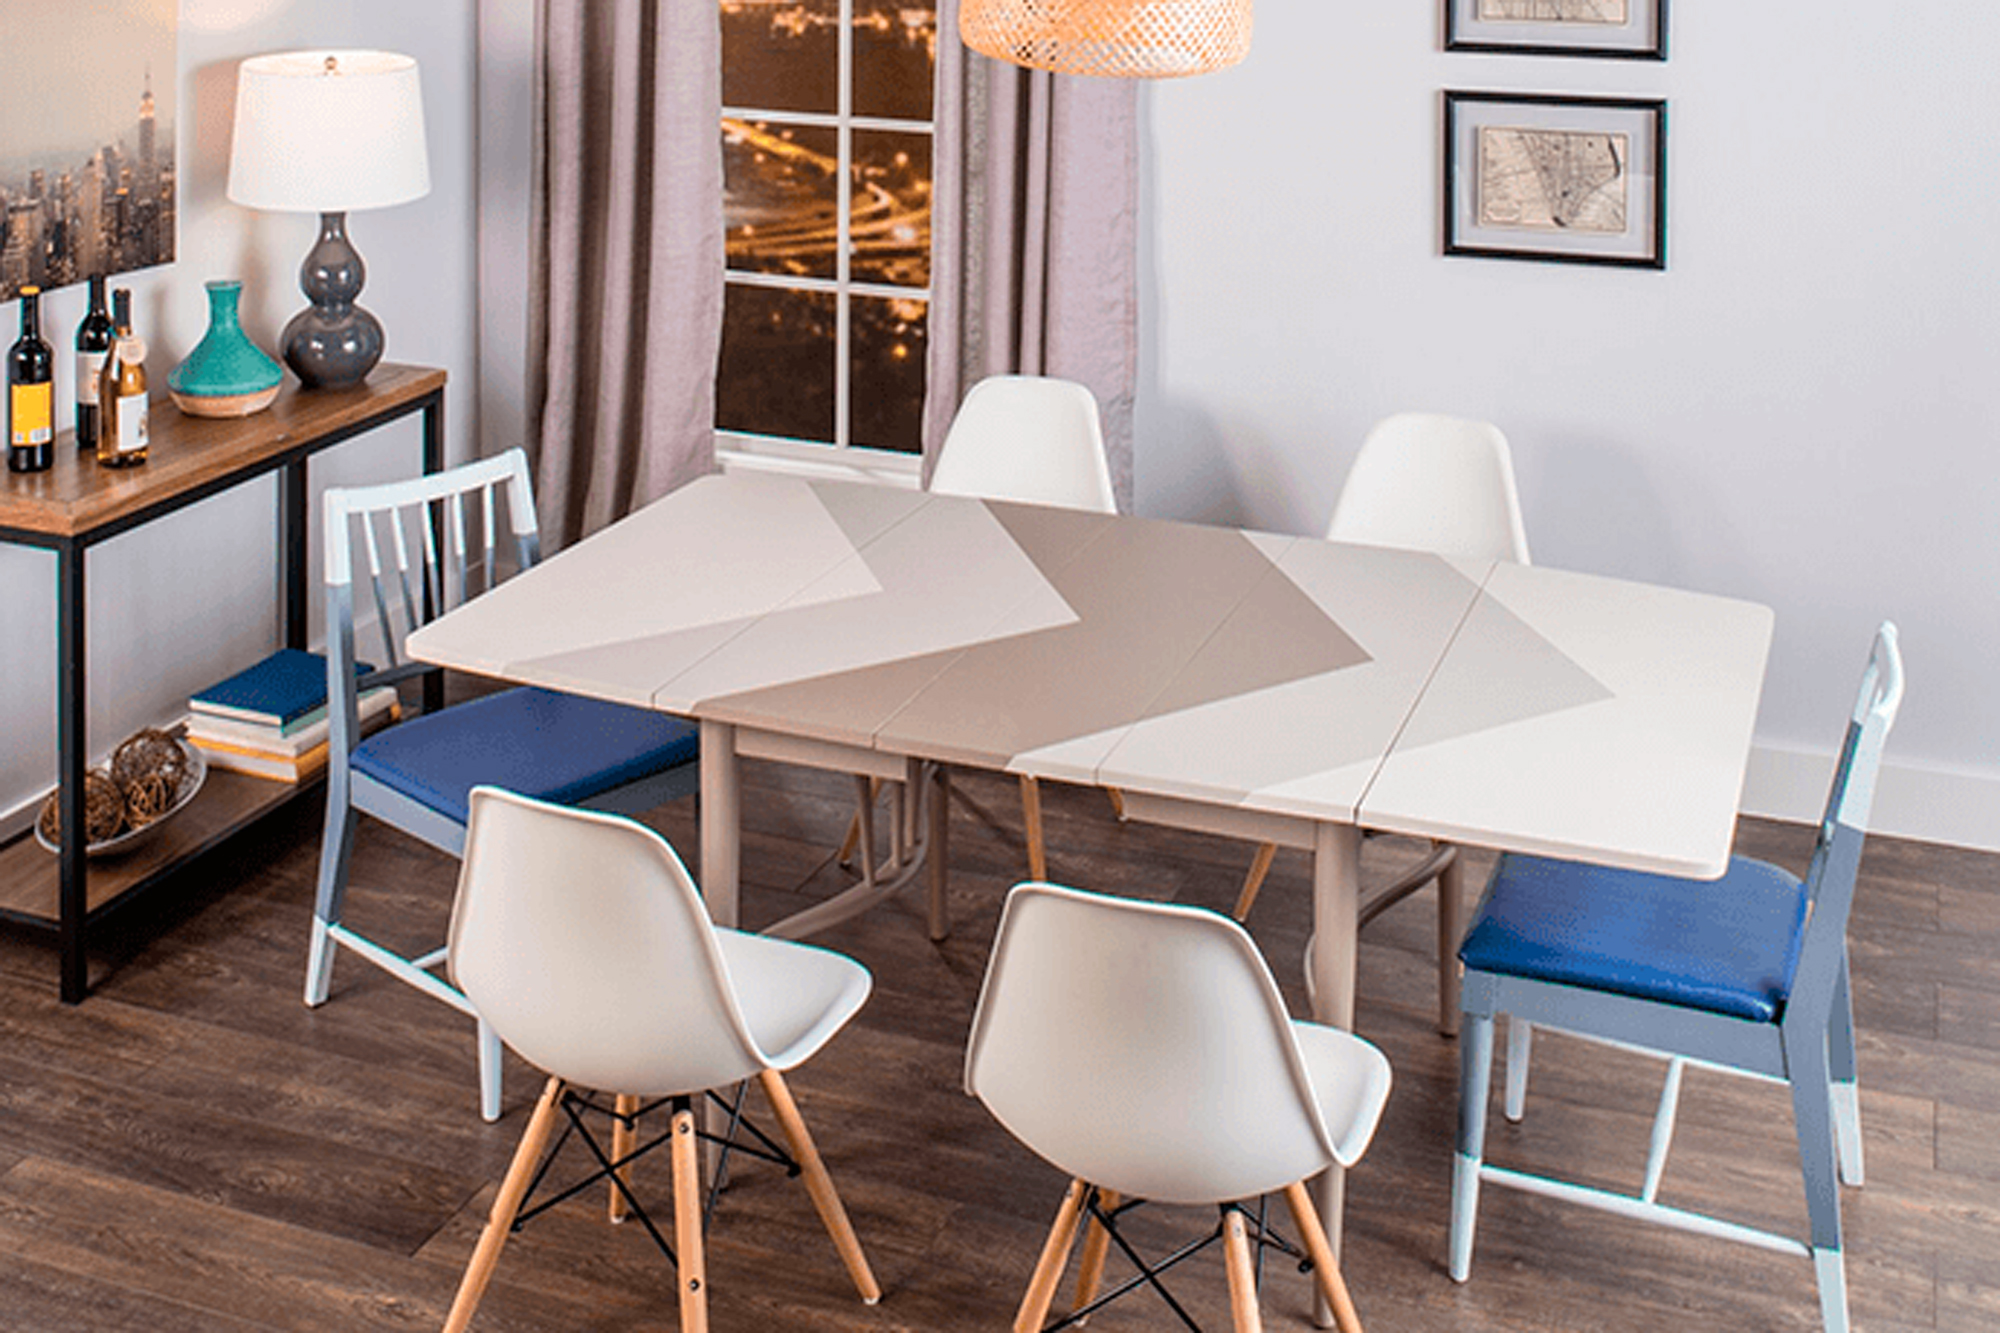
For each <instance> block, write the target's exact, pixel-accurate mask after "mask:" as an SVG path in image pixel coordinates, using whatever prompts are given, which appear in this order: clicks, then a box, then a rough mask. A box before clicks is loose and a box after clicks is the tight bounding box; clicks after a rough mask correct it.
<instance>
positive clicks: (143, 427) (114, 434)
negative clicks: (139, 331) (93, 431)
mask: <svg viewBox="0 0 2000 1333" xmlns="http://www.w3.org/2000/svg"><path fill="white" fill-rule="evenodd" d="M111 310H112V315H111V322H112V323H113V324H115V325H117V326H118V336H117V338H116V339H114V340H113V341H112V344H111V351H110V352H109V353H108V354H107V355H106V356H105V358H104V369H103V370H102V371H100V372H99V373H98V376H97V405H98V408H99V410H100V411H101V412H102V414H103V415H102V417H101V419H100V421H99V423H98V428H97V461H98V462H99V463H100V464H102V465H103V466H105V467H133V466H135V465H137V464H139V463H143V462H145V461H146V444H147V439H146V435H147V421H146V416H147V403H146V344H145V343H144V342H143V341H141V340H140V339H139V338H138V337H137V336H135V335H134V334H133V332H132V293H131V291H130V289H128V288H125V287H120V288H119V289H118V290H117V291H116V292H114V293H113V294H112V297H111Z"/></svg>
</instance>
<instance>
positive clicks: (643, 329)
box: [528, 0, 723, 550]
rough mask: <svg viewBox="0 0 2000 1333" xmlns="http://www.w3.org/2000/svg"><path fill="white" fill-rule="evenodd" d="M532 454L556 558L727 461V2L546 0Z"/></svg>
mask: <svg viewBox="0 0 2000 1333" xmlns="http://www.w3.org/2000/svg"><path fill="white" fill-rule="evenodd" d="M540 22H541V34H540V37H541V52H540V56H541V58H540V66H541V68H540V71H539V73H540V80H539V85H538V87H539V93H540V98H541V106H540V108H539V112H540V114H539V115H538V117H537V124H538V130H539V141H538V143H537V151H536V167H537V173H538V180H537V182H536V190H535V195H536V200H537V203H538V207H539V214H538V216H537V218H536V222H535V227H534V235H535V249H534V256H533V273H532V274H531V277H530V283H529V292H530V296H529V300H530V303H531V304H530V310H529V347H528V359H529V367H528V417H529V424H528V434H529V440H528V447H529V451H530V453H531V454H532V455H533V457H534V461H535V482H536V490H537V496H536V500H537V507H538V508H539V510H540V513H541V518H542V532H543V541H544V543H545V544H546V545H547V546H548V548H549V549H551V550H553V549H555V548H557V547H560V546H562V545H564V544H566V543H568V542H572V541H575V540H576V539H577V538H579V537H583V536H585V535H587V534H589V533H591V532H593V531H595V530H597V529H598V528H601V527H603V526H605V525H606V524H608V523H611V522H613V521H614V520H616V519H618V518H620V517H622V516H623V515H625V514H627V513H630V512H631V511H632V510H634V509H636V508H638V507H639V506H641V505H644V504H645V503H647V502H648V501H651V500H654V499H657V498H658V497H660V496H662V495H665V494H666V493H667V492H669V491H671V490H673V489H674V488H676V487H678V486H680V485H682V484H683V483H685V482H687V481H690V480H692V479H693V478H695V477H698V476H700V475H702V474H703V473H706V472H711V471H713V470H714V468H715V361H716V352H717V349H718V346H719V343H720V339H721V336H722V266H723V246H722V140H721V135H720V132H719V130H718V124H719V121H720V118H721V112H722V63H721V62H722V37H721V28H720V20H719V17H718V9H717V6H716V4H715V0H542V2H541V6H540Z"/></svg>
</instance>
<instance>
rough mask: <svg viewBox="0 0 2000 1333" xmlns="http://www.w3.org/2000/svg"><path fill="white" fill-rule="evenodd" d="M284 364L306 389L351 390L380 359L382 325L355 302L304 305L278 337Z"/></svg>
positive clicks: (366, 376)
mask: <svg viewBox="0 0 2000 1333" xmlns="http://www.w3.org/2000/svg"><path fill="white" fill-rule="evenodd" d="M281 341H282V344H283V347H284V357H285V364H286V365H288V366H290V367H291V368H292V373H293V374H294V375H297V376H298V377H299V383H300V384H303V385H304V386H305V387H306V388H308V389H351V388H353V387H354V386H355V385H357V384H359V383H361V381H363V380H365V379H367V378H368V372H369V371H371V370H373V369H375V363H376V362H377V361H380V360H381V359H382V325H381V322H380V321H379V320H377V319H376V318H375V316H373V315H371V314H369V313H368V312H367V311H366V310H363V309H362V308H361V307H360V306H358V305H350V306H348V307H346V308H345V309H344V310H335V309H328V308H324V307H321V306H308V307H307V308H306V309H304V310H301V311H299V313H298V314H296V315H293V316H292V318H291V320H290V322H288V323H287V324H286V325H285V332H284V336H283V338H282V340H281Z"/></svg>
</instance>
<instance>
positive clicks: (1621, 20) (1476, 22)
mask: <svg viewBox="0 0 2000 1333" xmlns="http://www.w3.org/2000/svg"><path fill="white" fill-rule="evenodd" d="M1444 49H1445V50H1447V51H1511V52H1513V53H1514V54H1516V55H1534V56H1608V57H1612V58H1614V59H1620V58H1622V59H1626V60H1665V59H1666V58H1667V0H1444Z"/></svg>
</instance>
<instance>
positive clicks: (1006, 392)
mask: <svg viewBox="0 0 2000 1333" xmlns="http://www.w3.org/2000/svg"><path fill="white" fill-rule="evenodd" d="M928 489H930V490H931V491H933V492H935V493H936V494H939V495H964V496H970V497H972V498H974V499H979V500H1012V501H1015V502H1017V503H1020V504H1037V505H1050V506H1054V507H1056V508H1059V509H1084V510H1089V511H1092V512H1094V513H1100V514H1115V513H1117V512H1118V500H1117V497H1116V496H1115V495H1114V494H1113V492H1112V487H1111V467H1110V464H1109V463H1107V462H1106V461H1105V457H1104V431H1103V427H1102V426H1101V425H1100V423H1099V421H1098V417H1097V400H1096V399H1095V398H1093V397H1092V396H1091V393H1090V390H1089V389H1087V388H1085V387H1084V386H1083V385H1081V384H1078V383H1076V382H1074V381H1072V380H1062V379H1052V378H1050V377H1048V376H1044V375H994V376H990V377H988V378H986V379H983V380H981V381H979V383H977V384H975V385H973V386H972V390H971V392H969V393H967V394H966V395H965V401H964V402H962V403H960V404H959V408H958V412H957V414H956V415H955V416H953V417H952V420H951V429H950V430H949V431H948V432H946V434H945V438H944V444H943V445H942V446H941V447H940V448H939V450H938V461H937V466H936V468H934V469H933V470H932V472H931V480H930V485H929V487H928ZM1111 799H1112V805H1113V807H1114V808H1117V807H1118V797H1117V793H1115V792H1114V793H1112V794H1111ZM1021 825H1022V837H1023V840H1024V841H1025V842H1026V843H1027V850H1028V874H1029V877H1030V878H1033V879H1046V878H1047V877H1048V873H1049V861H1048V850H1047V842H1046V840H1045V839H1044V837H1043V835H1042V793H1041V786H1040V784H1039V783H1038V782H1037V781H1036V780H1035V779H1034V778H1032V777H1029V776H1027V775H1025V774H1023V775H1022V777H1021ZM860 828H861V824H860V820H859V819H858V818H857V819H856V820H854V821H853V822H851V823H850V824H849V825H848V830H847V839H846V841H845V842H843V843H842V844H841V847H840V860H841V862H842V863H843V864H845V863H846V862H847V861H848V859H849V857H851V856H852V855H853V852H854V849H855V845H856V843H857V842H858V841H859V838H860Z"/></svg>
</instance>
